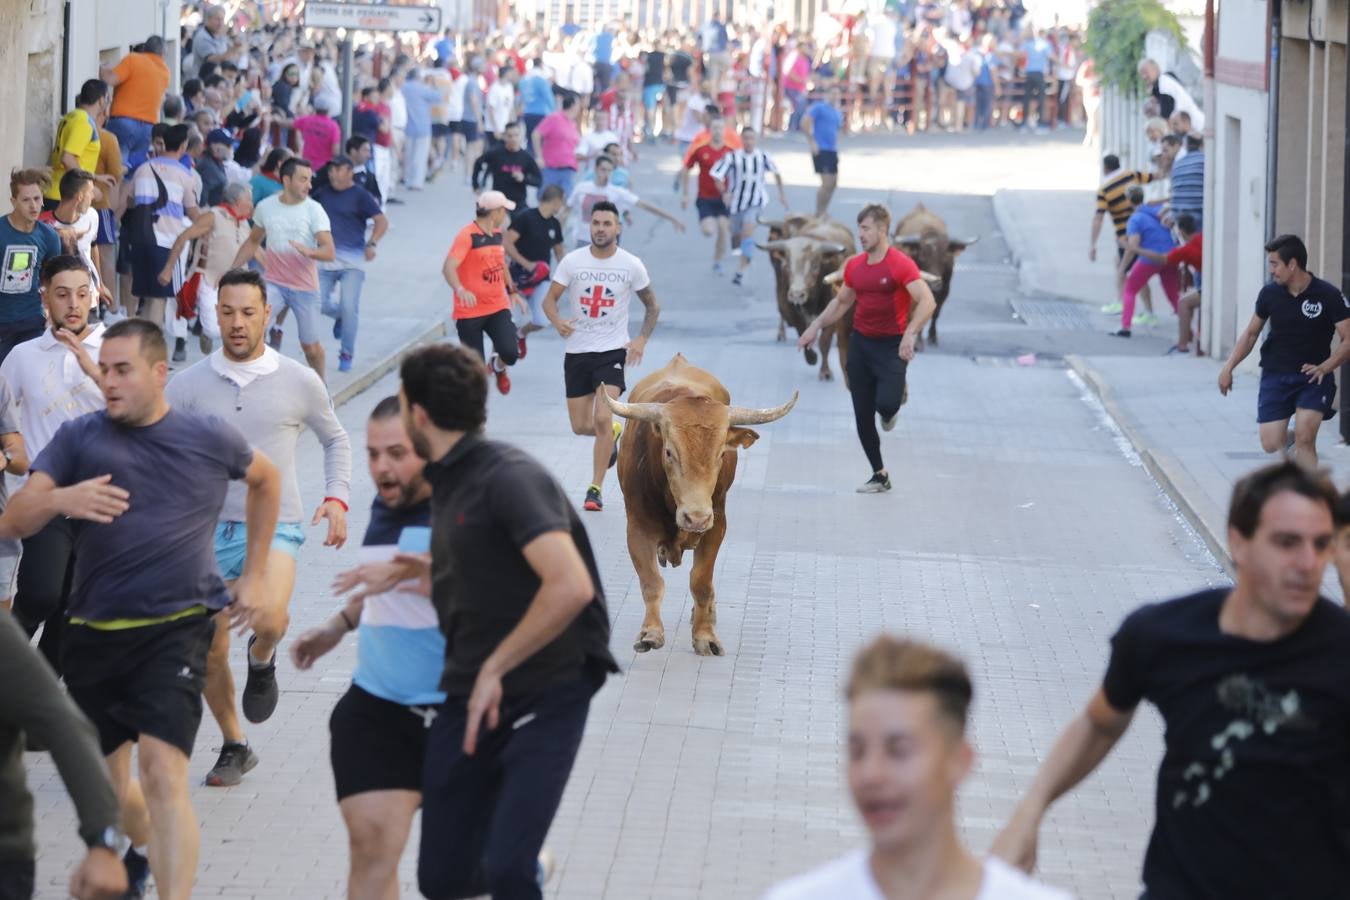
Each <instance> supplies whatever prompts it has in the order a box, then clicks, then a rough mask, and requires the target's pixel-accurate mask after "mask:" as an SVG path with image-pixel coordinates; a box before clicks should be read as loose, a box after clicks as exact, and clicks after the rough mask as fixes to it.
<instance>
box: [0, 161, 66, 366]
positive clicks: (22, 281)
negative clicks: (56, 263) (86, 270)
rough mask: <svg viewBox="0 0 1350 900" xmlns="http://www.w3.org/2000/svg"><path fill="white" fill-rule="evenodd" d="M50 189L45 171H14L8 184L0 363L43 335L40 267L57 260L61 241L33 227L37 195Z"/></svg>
mask: <svg viewBox="0 0 1350 900" xmlns="http://www.w3.org/2000/svg"><path fill="white" fill-rule="evenodd" d="M50 184H51V175H49V174H48V173H47V171H46V170H45V169H17V170H15V172H14V174H12V175H11V176H10V179H9V196H10V200H11V201H12V202H13V203H14V209H13V211H12V212H10V214H9V215H7V216H5V217H4V218H0V254H2V255H3V261H2V262H0V265H3V268H0V362H3V361H4V359H5V357H6V356H8V355H9V351H11V350H13V349H14V348H15V347H16V346H17V345H19V344H22V343H23V342H24V341H28V340H32V339H33V338H35V337H37V336H38V335H40V334H42V332H43V331H44V330H46V327H47V323H46V320H45V319H44V318H43V317H42V295H41V292H40V291H39V285H38V273H39V272H41V271H42V263H43V262H44V261H45V260H47V259H49V258H51V257H53V256H60V255H61V239H60V238H58V237H57V236H56V231H55V230H54V229H53V228H52V227H51V226H50V225H46V224H44V223H42V222H39V221H38V216H40V215H41V214H42V194H43V191H45V190H46V189H47V187H48V185H50Z"/></svg>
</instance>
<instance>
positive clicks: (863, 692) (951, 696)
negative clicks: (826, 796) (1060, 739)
mask: <svg viewBox="0 0 1350 900" xmlns="http://www.w3.org/2000/svg"><path fill="white" fill-rule="evenodd" d="M973 694H974V688H973V686H972V685H971V682H970V674H969V673H968V672H967V671H966V667H965V665H964V664H962V662H961V661H960V660H958V659H956V658H954V657H952V656H950V655H948V654H947V653H945V652H943V651H942V650H939V649H937V648H936V647H930V646H927V645H925V644H920V643H917V642H914V641H907V640H898V639H896V638H893V637H880V638H877V639H876V640H874V641H872V643H870V644H868V645H867V646H866V647H864V648H863V649H862V651H861V652H860V653H859V654H858V655H857V657H855V658H854V660H853V672H852V674H850V675H849V679H848V688H847V689H846V691H845V696H846V697H847V698H848V720H849V721H848V754H847V755H848V772H847V774H848V786H849V791H850V793H851V794H852V795H853V805H854V806H856V807H857V808H858V813H859V815H860V816H861V817H862V820H863V824H864V825H866V826H867V830H868V832H870V834H871V838H872V840H871V846H870V847H868V848H865V849H858V850H854V851H852V852H851V853H848V854H847V855H845V856H842V857H840V858H839V859H836V860H834V861H833V862H829V863H826V864H825V865H823V866H821V867H819V868H817V869H815V870H813V871H811V872H808V873H806V874H805V875H800V876H798V877H796V878H793V879H791V880H789V881H785V882H783V883H782V884H780V885H778V886H777V887H775V888H773V889H772V890H770V891H769V893H768V894H767V895H766V897H765V900H836V898H846V897H847V898H854V900H864V898H873V897H877V898H880V897H901V896H903V897H952V898H955V897H963V898H974V900H1067V896H1066V895H1065V894H1063V893H1062V892H1060V891H1057V890H1052V889H1050V888H1045V887H1041V886H1040V885H1038V884H1036V883H1035V882H1033V881H1031V880H1030V879H1028V878H1027V877H1026V876H1025V875H1023V874H1022V873H1021V872H1018V871H1017V870H1016V869H1013V868H1012V867H1010V866H1009V865H1008V864H1007V863H1005V862H1004V861H1003V860H1001V859H997V858H994V857H990V858H987V859H980V858H979V857H977V856H975V855H974V854H973V853H971V852H970V851H969V850H967V849H966V848H965V846H964V845H963V844H962V842H961V836H960V834H959V833H958V832H957V828H956V792H957V790H958V789H959V788H960V786H961V782H963V781H965V780H966V778H967V777H968V776H969V775H970V770H971V767H972V765H973V763H974V761H975V750H974V748H973V747H971V745H970V741H969V739H968V738H967V737H966V726H967V721H968V719H969V713H970V701H971V699H972V698H973ZM897 747H900V748H903V750H897Z"/></svg>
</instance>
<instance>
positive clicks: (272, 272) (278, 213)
mask: <svg viewBox="0 0 1350 900" xmlns="http://www.w3.org/2000/svg"><path fill="white" fill-rule="evenodd" d="M280 171H281V193H279V194H273V195H272V196H270V197H268V198H267V199H266V200H263V201H262V202H261V203H259V204H258V206H257V208H255V209H254V210H253V231H252V232H251V233H250V234H249V236H248V240H247V241H245V242H244V246H242V247H240V248H239V252H238V253H236V254H235V255H234V259H233V260H231V261H230V268H231V269H238V268H240V267H242V266H246V265H248V263H249V261H250V260H251V259H253V257H254V255H256V254H257V252H258V248H259V247H262V246H263V241H264V240H266V241H267V245H266V249H264V250H263V253H262V261H263V273H264V275H265V276H266V279H267V303H268V305H269V306H271V307H273V308H274V309H276V311H277V314H278V315H280V314H281V313H282V312H283V311H284V310H294V312H295V327H296V330H297V331H299V332H300V348H301V349H302V350H303V351H304V352H305V360H306V361H307V362H308V363H309V366H310V368H311V369H313V370H314V371H315V372H318V373H319V378H320V379H322V378H323V377H324V371H323V370H324V352H323V341H322V339H321V338H320V335H319V331H320V329H321V327H322V318H323V317H322V315H321V314H320V303H319V267H318V263H321V262H332V261H333V260H335V259H337V246H336V245H335V244H334V243H333V230H332V225H331V223H330V222H329V221H328V213H326V212H324V209H323V207H322V206H320V205H319V202H318V201H317V200H315V199H313V198H312V197H310V196H309V189H310V185H311V184H312V183H313V180H314V169H313V167H312V166H311V165H310V164H309V160H307V159H301V158H299V157H295V156H293V157H291V158H290V159H288V160H286V161H285V162H284V163H282V164H281V170H280ZM281 338H282V332H281V324H280V322H278V323H277V324H276V325H275V326H273V327H272V328H271V330H269V331H268V334H267V343H268V344H270V345H271V346H272V349H273V350H280V349H281Z"/></svg>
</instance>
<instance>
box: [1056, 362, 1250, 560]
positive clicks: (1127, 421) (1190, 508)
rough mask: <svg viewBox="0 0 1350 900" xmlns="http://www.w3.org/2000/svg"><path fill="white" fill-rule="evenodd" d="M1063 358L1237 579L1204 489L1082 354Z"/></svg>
mask: <svg viewBox="0 0 1350 900" xmlns="http://www.w3.org/2000/svg"><path fill="white" fill-rule="evenodd" d="M1064 361H1065V362H1066V363H1068V365H1069V368H1070V369H1072V370H1073V371H1074V373H1075V374H1077V375H1078V377H1079V378H1081V379H1083V382H1084V383H1085V384H1086V385H1087V386H1088V387H1090V388H1091V389H1092V392H1093V393H1094V394H1096V395H1097V399H1098V400H1100V401H1101V404H1102V406H1103V408H1105V410H1106V414H1107V415H1109V416H1110V417H1111V420H1112V421H1113V422H1115V424H1116V427H1117V428H1119V429H1120V432H1121V434H1123V435H1124V436H1125V439H1126V440H1128V441H1129V442H1130V446H1132V447H1133V448H1134V451H1135V453H1137V454H1139V459H1140V460H1141V461H1142V462H1143V464H1144V470H1145V471H1147V472H1148V473H1149V475H1151V476H1152V477H1153V480H1154V481H1156V482H1157V483H1158V486H1159V487H1161V488H1162V489H1163V492H1164V493H1166V494H1167V496H1168V497H1169V498H1171V500H1172V502H1173V503H1174V504H1176V507H1177V509H1178V510H1179V511H1180V512H1181V515H1182V517H1183V518H1185V519H1186V522H1187V523H1188V524H1189V525H1190V526H1191V528H1193V529H1195V533H1196V534H1198V535H1199V536H1200V539H1201V540H1202V541H1204V542H1205V546H1206V547H1207V548H1209V552H1210V553H1211V554H1213V556H1214V558H1215V559H1216V560H1218V562H1219V565H1220V566H1222V567H1223V570H1224V571H1225V572H1226V573H1228V577H1229V578H1236V577H1237V573H1236V571H1235V569H1234V568H1233V558H1232V557H1231V556H1229V555H1228V546H1227V542H1226V540H1225V538H1226V534H1225V531H1224V529H1223V526H1222V522H1223V521H1224V519H1223V516H1222V515H1221V510H1215V509H1210V508H1209V507H1210V506H1211V504H1210V502H1209V500H1208V498H1206V497H1205V495H1204V492H1203V491H1201V490H1200V488H1199V486H1198V485H1196V483H1195V482H1194V480H1193V479H1191V477H1190V476H1189V475H1187V474H1186V471H1185V467H1183V466H1182V465H1181V463H1180V462H1178V461H1177V460H1176V459H1175V458H1173V457H1172V456H1171V455H1170V454H1168V453H1167V452H1166V451H1163V450H1159V449H1157V448H1154V447H1152V446H1150V445H1149V443H1148V441H1146V440H1145V439H1144V437H1143V435H1142V434H1141V433H1140V431H1139V429H1138V428H1137V427H1136V426H1135V424H1134V421H1133V419H1132V418H1131V417H1130V416H1129V414H1128V413H1126V412H1125V411H1124V410H1123V409H1122V408H1121V407H1120V404H1119V403H1117V402H1116V399H1115V395H1114V394H1113V393H1112V391H1111V386H1110V385H1109V384H1108V383H1107V381H1106V379H1105V378H1104V377H1103V376H1102V375H1101V374H1100V373H1098V372H1097V371H1096V370H1095V369H1093V368H1092V366H1091V365H1090V364H1089V363H1088V362H1087V361H1086V360H1085V359H1083V358H1082V357H1081V356H1076V355H1074V354H1067V355H1066V356H1065V357H1064Z"/></svg>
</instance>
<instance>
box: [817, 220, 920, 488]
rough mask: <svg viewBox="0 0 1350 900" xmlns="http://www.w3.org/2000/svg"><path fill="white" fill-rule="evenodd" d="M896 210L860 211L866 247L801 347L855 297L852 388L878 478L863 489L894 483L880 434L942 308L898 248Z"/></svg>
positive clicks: (847, 266)
mask: <svg viewBox="0 0 1350 900" xmlns="http://www.w3.org/2000/svg"><path fill="white" fill-rule="evenodd" d="M890 230H891V214H890V212H888V211H887V209H886V207H884V206H882V205H880V204H879V203H870V204H868V205H867V206H864V207H863V208H862V210H861V211H860V212H859V213H858V244H859V245H860V246H861V247H862V252H861V253H859V254H858V255H857V256H854V257H852V258H851V259H849V261H848V262H846V263H844V283H843V284H842V285H841V286H840V287H839V292H838V293H837V294H835V296H834V299H833V300H831V301H830V302H829V305H828V306H826V307H825V309H824V310H823V311H821V313H820V315H819V316H817V317H816V319H815V321H814V322H812V323H811V324H810V325H808V326H807V327H806V330H805V331H803V332H802V336H801V338H800V340H798V341H797V346H798V347H799V348H801V349H805V348H806V347H809V346H810V345H811V343H812V341H814V340H815V339H816V336H817V335H819V334H820V331H821V329H822V328H826V327H828V326H830V325H833V324H834V323H835V322H837V321H839V319H840V318H842V317H843V315H844V313H846V312H848V311H849V309H850V308H851V307H853V305H854V304H855V303H856V304H857V310H856V311H855V312H854V313H853V332H852V334H851V335H850V336H849V354H848V391H849V394H850V395H851V396H852V398H853V420H854V424H855V425H856V427H857V429H858V440H859V441H860V442H861V443H862V447H863V453H865V454H867V461H868V463H870V464H871V466H872V477H871V478H869V479H867V481H865V482H864V483H863V484H862V486H860V487H859V488H858V493H860V494H879V493H883V492H885V491H889V490H890V489H891V477H890V475H889V474H888V473H887V471H886V464H885V463H884V462H882V459H881V436H880V435H879V434H877V422H876V417H877V415H878V414H880V416H881V427H882V429H883V430H884V431H890V430H892V429H893V428H895V423H896V420H897V419H899V417H900V406H901V405H902V404H903V403H904V402H905V399H906V397H907V392H906V390H905V371H906V369H908V368H909V363H910V360H912V359H914V345H915V342H916V341H917V340H918V337H919V335H920V334H922V333H923V326H924V325H925V324H926V323H927V322H928V320H929V319H930V318H932V316H933V311H934V310H936V309H937V301H936V300H935V299H934V298H933V292H932V290H931V289H929V287H928V283H927V282H926V281H924V280H923V275H922V274H920V272H919V267H918V266H917V265H915V263H914V260H912V259H910V258H909V257H908V256H906V255H905V254H904V253H901V252H900V251H899V250H897V249H895V248H894V247H892V246H891V239H890Z"/></svg>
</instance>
